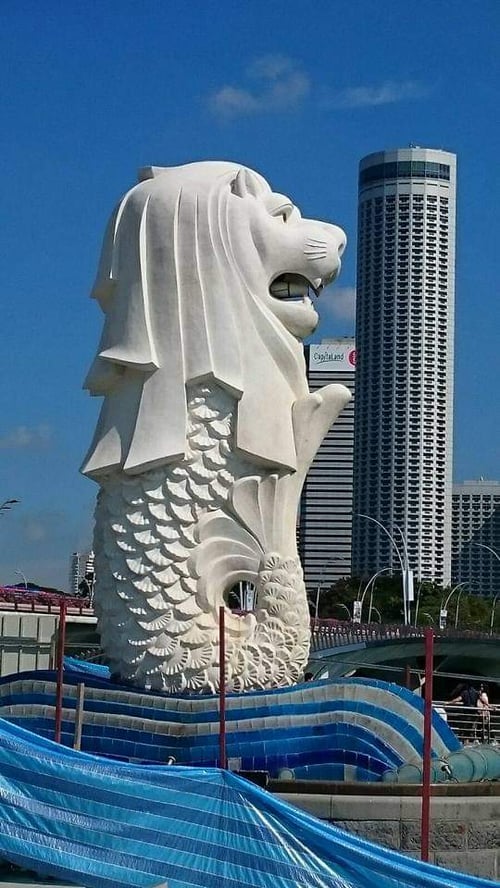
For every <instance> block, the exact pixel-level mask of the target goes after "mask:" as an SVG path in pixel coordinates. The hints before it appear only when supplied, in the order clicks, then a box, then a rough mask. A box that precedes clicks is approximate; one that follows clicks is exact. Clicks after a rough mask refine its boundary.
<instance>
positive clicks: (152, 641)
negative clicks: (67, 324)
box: [83, 162, 350, 691]
mask: <svg viewBox="0 0 500 888" xmlns="http://www.w3.org/2000/svg"><path fill="white" fill-rule="evenodd" d="M141 179H142V181H140V183H139V184H138V185H136V186H135V187H134V188H132V189H131V190H130V191H129V192H128V193H127V194H126V195H125V197H124V198H123V199H122V201H121V202H120V203H119V205H118V207H117V209H116V210H115V212H114V214H113V216H112V218H111V221H110V224H109V226H108V230H107V233H106V237H105V241H104V246H103V252H102V257H101V263H100V267H99V271H98V275H97V281H96V284H95V287H94V291H93V295H94V296H95V298H96V299H97V300H98V301H99V303H100V305H101V308H102V310H103V312H104V316H105V323H104V329H103V334H102V337H101V341H100V344H99V348H98V351H97V355H96V358H95V361H94V363H93V365H92V367H91V370H90V372H89V374H88V377H87V380H86V386H87V388H88V389H89V390H90V392H91V393H92V394H94V395H101V396H104V404H103V407H102V410H101V415H100V418H99V421H98V425H97V429H96V432H95V436H94V439H93V442H92V445H91V448H90V451H89V453H88V455H87V458H86V460H85V464H84V466H83V471H84V473H85V474H87V475H89V476H90V477H92V478H94V479H95V480H96V481H97V482H98V483H99V485H100V487H101V490H100V493H99V497H98V503H97V508H96V529H95V541H94V549H95V553H96V578H97V580H96V589H95V601H96V608H97V611H98V618H99V629H100V632H101V638H102V644H103V647H104V650H105V652H106V654H107V655H108V657H109V658H110V661H111V666H112V670H113V671H115V672H116V673H118V674H119V675H120V676H121V677H122V678H123V679H128V680H130V681H132V682H133V683H134V684H137V685H141V686H145V687H152V688H157V689H163V690H171V691H180V690H193V691H204V690H214V689H215V688H217V686H218V649H219V638H218V611H219V607H220V605H221V604H223V602H224V595H225V594H226V593H227V592H228V591H229V589H231V587H232V586H234V585H235V584H236V583H237V582H239V581H240V580H248V581H250V582H252V583H254V584H255V586H256V590H257V593H256V596H257V597H256V608H255V611H254V612H253V613H252V614H246V615H243V616H237V615H234V614H232V613H231V612H230V611H229V610H228V609H226V634H227V640H226V677H227V682H228V687H229V688H231V689H234V690H238V691H240V690H244V689H246V688H258V687H262V688H264V687H276V686H283V685H289V684H292V683H294V682H295V681H296V680H298V679H299V678H300V677H301V675H302V673H303V670H304V667H305V664H306V662H307V657H308V651H309V614H308V607H307V601H306V595H305V588H304V583H303V578H302V569H301V567H300V562H299V559H298V556H297V549H296V532H295V522H296V513H297V504H298V499H299V496H300V491H301V488H302V484H303V481H304V477H305V474H306V472H307V469H308V467H309V465H310V463H311V461H312V459H313V457H314V455H315V453H316V450H317V448H318V447H319V444H320V442H321V440H322V438H323V436H324V435H325V433H326V431H327V430H328V428H329V426H330V425H331V423H332V422H333V420H334V419H335V418H336V416H337V415H338V413H339V412H340V410H341V409H342V407H343V406H344V405H345V404H346V403H347V401H348V400H349V398H350V393H349V392H348V390H347V389H346V388H345V387H344V386H339V385H331V386H326V387H325V388H323V389H320V390H319V391H316V392H315V393H314V394H309V391H308V387H307V381H306V375H305V365H304V357H303V348H302V342H301V340H302V339H303V338H304V337H306V336H307V335H309V334H310V333H311V332H312V331H313V330H314V328H315V326H316V324H317V321H318V315H317V313H316V310H315V308H314V306H313V304H312V301H311V299H310V298H309V295H308V286H309V287H310V288H311V289H312V290H313V291H316V292H318V293H319V292H320V290H321V289H322V288H323V286H325V285H326V284H328V283H330V282H331V281H332V280H333V279H334V278H335V276H336V275H337V273H338V270H339V268H340V256H341V253H342V251H343V249H344V246H345V236H344V234H343V232H342V231H341V229H339V228H337V227H336V226H334V225H328V224H326V223H323V222H316V221H313V220H308V219H302V218H301V216H300V213H299V211H298V209H297V208H296V207H295V206H294V205H293V204H292V202H291V201H290V200H289V198H287V197H284V196H283V195H280V194H276V193H274V192H273V191H272V190H271V189H270V187H269V185H268V184H267V183H266V182H265V180H264V179H262V177H261V176H259V175H258V174H257V173H254V172H252V171H251V170H248V169H246V168H245V167H241V166H238V165H236V164H231V163H224V162H204V163H196V164H189V165H187V166H182V167H174V168H166V169H163V168H150V169H148V170H145V171H143V173H142V176H141ZM290 296H293V297H294V298H290Z"/></svg>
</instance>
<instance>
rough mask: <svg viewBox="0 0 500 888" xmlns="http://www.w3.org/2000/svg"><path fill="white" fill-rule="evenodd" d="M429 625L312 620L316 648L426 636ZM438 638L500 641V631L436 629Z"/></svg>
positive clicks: (314, 648) (313, 642) (314, 647)
mask: <svg viewBox="0 0 500 888" xmlns="http://www.w3.org/2000/svg"><path fill="white" fill-rule="evenodd" d="M425 628H426V627H425V626H403V625H401V624H383V623H351V622H342V621H340V620H315V619H312V620H311V633H312V648H313V650H324V649H325V648H328V647H330V646H337V645H338V644H339V642H340V643H341V644H342V645H345V644H360V643H362V642H366V641H390V640H394V639H408V638H423V637H424V633H425ZM435 636H436V638H451V639H453V638H457V639H460V638H467V639H471V640H474V639H476V640H478V641H485V640H491V641H494V640H498V639H499V638H500V636H499V635H498V634H490V632H488V631H486V630H484V631H481V630H471V629H455V628H452V627H450V628H449V629H438V628H437V627H436V629H435Z"/></svg>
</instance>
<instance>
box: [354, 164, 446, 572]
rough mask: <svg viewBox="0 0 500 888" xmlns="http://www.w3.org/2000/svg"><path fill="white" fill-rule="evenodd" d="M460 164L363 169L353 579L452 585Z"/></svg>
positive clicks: (359, 258)
mask: <svg viewBox="0 0 500 888" xmlns="http://www.w3.org/2000/svg"><path fill="white" fill-rule="evenodd" d="M455 199H456V156H455V155H454V154H450V153H448V152H446V151H440V150H433V149H428V148H416V147H410V148H402V149H398V150H394V151H382V152H379V153H377V154H370V155H369V156H367V157H364V158H363V159H362V160H361V163H360V167H359V198H358V212H359V215H358V275H357V297H356V306H357V317H356V347H357V352H358V362H357V367H356V422H355V425H356V428H355V442H354V513H355V517H354V527H353V573H355V574H357V575H370V574H372V573H374V572H375V571H377V570H380V569H382V568H386V567H392V568H393V569H394V570H399V569H400V563H399V560H398V557H397V554H396V552H395V549H394V547H393V545H392V544H391V541H390V539H389V538H388V536H387V534H386V533H385V532H384V530H383V529H382V528H381V527H379V526H377V524H376V523H375V522H374V521H369V520H367V519H366V518H361V517H357V515H359V514H361V515H368V516H370V517H371V518H373V519H376V520H377V521H379V522H381V524H382V525H383V526H384V527H385V528H387V529H388V530H389V531H390V533H391V534H393V536H394V538H395V540H396V542H397V543H400V544H402V538H401V535H400V534H399V531H401V533H402V534H403V536H404V538H405V540H406V542H407V546H408V557H409V563H410V566H411V568H412V569H413V570H414V571H415V573H416V575H417V576H418V577H419V578H420V579H425V580H435V581H436V582H439V583H443V584H447V583H449V582H450V577H451V559H450V552H451V492H452V434H453V346H454V290H455Z"/></svg>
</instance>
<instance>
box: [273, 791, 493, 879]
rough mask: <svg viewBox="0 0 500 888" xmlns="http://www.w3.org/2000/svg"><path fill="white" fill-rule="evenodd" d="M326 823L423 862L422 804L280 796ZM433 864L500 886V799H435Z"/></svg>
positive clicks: (402, 800)
mask: <svg viewBox="0 0 500 888" xmlns="http://www.w3.org/2000/svg"><path fill="white" fill-rule="evenodd" d="M277 794H278V795H279V796H280V798H282V799H283V800H284V801H286V802H289V803H290V804H292V805H295V806H296V807H297V808H300V809H301V810H303V811H307V812H308V813H309V814H314V816H315V817H319V818H320V819H321V820H327V821H329V822H330V823H333V824H335V826H338V827H339V828H340V829H345V830H347V832H350V833H354V834H355V835H357V836H360V837H361V838H364V839H368V840H369V841H370V842H377V843H378V844H379V845H384V846H385V847H386V848H392V849H393V850H394V851H401V852H403V853H404V854H409V855H411V856H412V857H420V812H421V800H420V799H419V798H415V797H414V798H411V797H401V796H382V797H379V796H375V795H373V796H369V795H328V794H327V793H325V794H323V793H321V794H319V793H316V794H315V793H311V794H306V793H291V792H286V793H277ZM429 862H430V863H435V864H436V865H437V866H443V867H447V868H448V869H453V870H456V871H458V872H462V873H469V874H470V875H474V876H482V877H483V878H486V879H492V880H493V881H494V882H498V881H500V797H493V798H463V799H461V798H459V797H453V798H433V799H431V834H430V857H429Z"/></svg>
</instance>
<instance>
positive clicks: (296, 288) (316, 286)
mask: <svg viewBox="0 0 500 888" xmlns="http://www.w3.org/2000/svg"><path fill="white" fill-rule="evenodd" d="M322 289H323V282H322V280H321V278H318V280H317V281H314V282H311V281H309V280H308V279H307V278H305V277H303V275H301V274H280V275H279V277H277V278H275V279H274V281H273V282H272V284H271V285H270V287H269V292H270V293H271V296H274V297H275V298H276V299H282V300H285V302H303V303H306V304H310V303H311V298H310V297H311V295H314V296H319V294H320V292H321V290H322Z"/></svg>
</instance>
